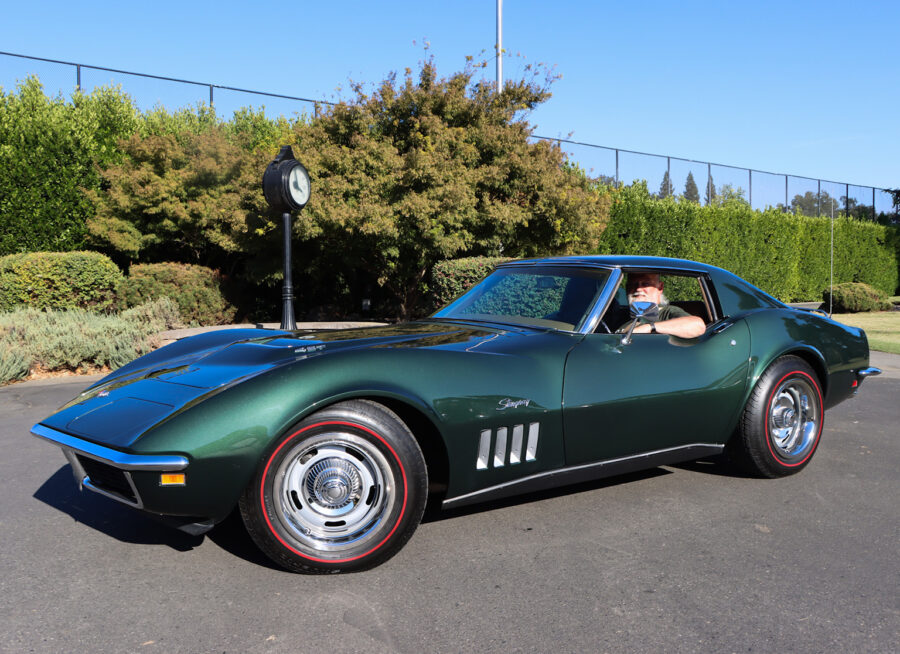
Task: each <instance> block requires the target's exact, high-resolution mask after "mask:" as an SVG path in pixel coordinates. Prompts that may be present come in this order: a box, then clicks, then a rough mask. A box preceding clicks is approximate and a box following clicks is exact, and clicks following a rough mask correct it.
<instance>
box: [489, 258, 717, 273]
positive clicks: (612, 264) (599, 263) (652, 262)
mask: <svg viewBox="0 0 900 654" xmlns="http://www.w3.org/2000/svg"><path fill="white" fill-rule="evenodd" d="M542 265H557V266H559V265H565V266H588V267H601V268H654V269H655V268H658V269H669V270H692V271H697V272H711V271H713V270H715V271H720V270H722V269H721V268H716V267H715V266H710V265H708V264H705V263H698V262H696V261H688V260H687V259H670V258H668V257H646V256H638V255H618V254H607V255H600V254H594V255H575V256H567V257H541V258H537V259H519V260H516V261H507V262H505V263H502V264H499V265H498V266H497V267H498V268H505V267H507V266H542ZM723 272H727V271H723Z"/></svg>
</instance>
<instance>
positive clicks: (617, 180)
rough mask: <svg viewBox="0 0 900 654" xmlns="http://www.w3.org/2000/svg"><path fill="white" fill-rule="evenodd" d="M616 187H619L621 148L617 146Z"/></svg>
mask: <svg viewBox="0 0 900 654" xmlns="http://www.w3.org/2000/svg"><path fill="white" fill-rule="evenodd" d="M616 188H619V149H618V148H616Z"/></svg>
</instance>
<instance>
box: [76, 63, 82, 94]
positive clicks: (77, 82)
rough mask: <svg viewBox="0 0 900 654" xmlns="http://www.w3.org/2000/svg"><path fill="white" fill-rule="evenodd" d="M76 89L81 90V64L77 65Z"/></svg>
mask: <svg viewBox="0 0 900 654" xmlns="http://www.w3.org/2000/svg"><path fill="white" fill-rule="evenodd" d="M75 90H76V91H80V90H81V64H77V65H76V66H75Z"/></svg>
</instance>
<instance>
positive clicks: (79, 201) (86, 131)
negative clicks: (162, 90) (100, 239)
mask: <svg viewBox="0 0 900 654" xmlns="http://www.w3.org/2000/svg"><path fill="white" fill-rule="evenodd" d="M137 125H138V112H137V110H136V109H135V107H134V105H133V104H132V102H131V100H130V98H129V97H128V96H127V95H125V94H123V93H122V92H121V91H120V90H118V89H111V88H100V89H96V90H95V91H93V92H92V93H90V94H84V93H81V92H76V93H75V94H73V96H72V98H71V101H68V102H67V101H65V100H64V99H63V98H62V97H56V98H48V97H47V96H46V95H44V92H43V88H42V86H41V84H40V82H39V81H38V80H37V78H36V77H29V78H28V79H26V80H25V81H24V82H22V83H21V84H19V85H18V87H17V89H16V91H15V92H13V93H5V92H4V91H3V89H0V255H2V254H7V253H13V252H28V251H37V250H55V251H69V250H76V249H79V248H81V247H82V245H83V243H84V240H85V222H86V220H87V219H88V218H89V217H90V216H92V215H93V213H94V206H93V203H92V202H91V200H90V199H89V198H88V197H87V196H85V194H84V193H83V192H82V189H94V190H97V189H99V186H100V175H99V174H98V172H97V166H98V165H99V166H108V165H112V164H114V163H115V162H116V161H118V159H119V151H118V149H117V146H116V143H117V141H118V140H119V139H120V138H123V137H127V136H130V135H131V134H132V133H133V132H134V131H135V130H136V129H137Z"/></svg>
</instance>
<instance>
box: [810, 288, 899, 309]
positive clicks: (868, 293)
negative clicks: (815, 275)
mask: <svg viewBox="0 0 900 654" xmlns="http://www.w3.org/2000/svg"><path fill="white" fill-rule="evenodd" d="M822 299H823V300H824V302H825V304H826V305H828V306H831V308H832V311H834V313H859V312H861V311H889V310H891V309H893V308H894V305H893V304H892V303H891V301H890V300H889V299H888V297H887V295H885V294H884V293H882V292H881V291H879V290H877V289H874V288H872V287H871V286H869V285H868V284H863V283H860V282H849V283H846V284H836V285H835V287H834V290H833V291H829V289H827V288H826V289H825V291H824V292H823V293H822Z"/></svg>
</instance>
